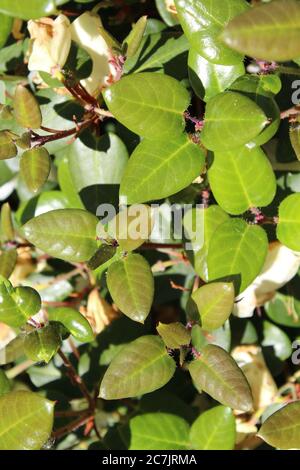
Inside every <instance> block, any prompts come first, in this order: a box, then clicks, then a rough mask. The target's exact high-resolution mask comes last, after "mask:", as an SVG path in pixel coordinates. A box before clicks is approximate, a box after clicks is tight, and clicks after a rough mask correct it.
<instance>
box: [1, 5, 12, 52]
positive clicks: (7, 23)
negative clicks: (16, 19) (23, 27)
mask: <svg viewBox="0 0 300 470" xmlns="http://www.w3.org/2000/svg"><path fill="white" fill-rule="evenodd" d="M12 26H13V19H12V17H11V16H8V15H3V14H1V13H0V48H2V47H3V46H4V45H5V43H6V41H7V38H8V36H9V35H10V32H11V30H12Z"/></svg>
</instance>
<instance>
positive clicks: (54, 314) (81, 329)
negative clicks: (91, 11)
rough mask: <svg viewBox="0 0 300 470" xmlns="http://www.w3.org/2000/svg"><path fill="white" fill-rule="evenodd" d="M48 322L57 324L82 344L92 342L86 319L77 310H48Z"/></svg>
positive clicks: (90, 330) (92, 335)
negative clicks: (62, 326)
mask: <svg viewBox="0 0 300 470" xmlns="http://www.w3.org/2000/svg"><path fill="white" fill-rule="evenodd" d="M48 319H49V321H50V322H59V323H61V324H62V325H64V327H65V328H66V329H67V330H68V331H69V332H70V333H71V335H72V336H74V338H76V339H77V340H78V341H80V342H83V343H89V342H90V341H93V339H94V334H93V330H92V328H91V326H90V324H89V322H88V321H87V319H86V318H85V317H84V316H83V315H82V314H81V313H80V312H78V311H77V310H75V309H74V308H70V307H57V308H49V309H48Z"/></svg>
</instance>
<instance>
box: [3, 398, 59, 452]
mask: <svg viewBox="0 0 300 470" xmlns="http://www.w3.org/2000/svg"><path fill="white" fill-rule="evenodd" d="M53 410H54V402H52V401H49V400H46V399H45V398H43V397H40V396H39V395H37V394H36V393H32V392H27V391H23V390H22V391H17V392H11V393H8V394H6V395H4V396H3V397H0V449H2V450H39V449H40V448H41V447H42V446H43V445H44V444H45V442H46V441H47V440H48V438H49V437H50V433H51V431H52V426H53Z"/></svg>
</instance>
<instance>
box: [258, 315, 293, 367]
mask: <svg viewBox="0 0 300 470" xmlns="http://www.w3.org/2000/svg"><path fill="white" fill-rule="evenodd" d="M263 335H264V339H263V341H262V343H261V344H262V346H272V347H273V348H274V353H275V356H276V357H278V359H280V360H281V361H285V360H286V359H288V358H289V357H291V355H292V344H291V341H290V338H289V337H288V335H287V334H286V333H284V331H282V330H281V329H280V328H278V326H275V325H273V323H270V322H268V321H264V322H263Z"/></svg>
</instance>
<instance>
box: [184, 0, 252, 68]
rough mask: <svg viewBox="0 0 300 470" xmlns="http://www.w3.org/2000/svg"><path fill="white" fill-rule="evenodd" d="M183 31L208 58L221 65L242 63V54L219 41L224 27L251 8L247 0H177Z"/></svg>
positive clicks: (194, 46) (198, 50) (199, 51)
mask: <svg viewBox="0 0 300 470" xmlns="http://www.w3.org/2000/svg"><path fill="white" fill-rule="evenodd" d="M175 5H176V8H177V11H178V16H179V20H180V23H181V25H182V28H183V30H184V33H185V35H186V37H187V38H188V40H189V41H190V43H191V45H192V47H193V48H194V49H196V50H197V52H198V53H199V54H201V55H202V56H203V57H205V58H206V59H207V60H209V61H211V62H213V63H215V64H221V65H233V64H237V63H239V62H241V59H242V56H241V55H240V54H238V53H236V52H235V51H233V50H232V49H230V48H229V47H227V46H225V45H224V43H222V41H221V40H220V34H221V33H222V32H223V29H224V26H226V24H227V23H228V21H230V20H231V19H232V18H234V17H235V16H236V15H239V14H240V13H242V12H244V11H245V10H247V9H248V8H249V6H248V4H247V3H246V2H245V1H244V0H223V1H222V2H220V0H175Z"/></svg>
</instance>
